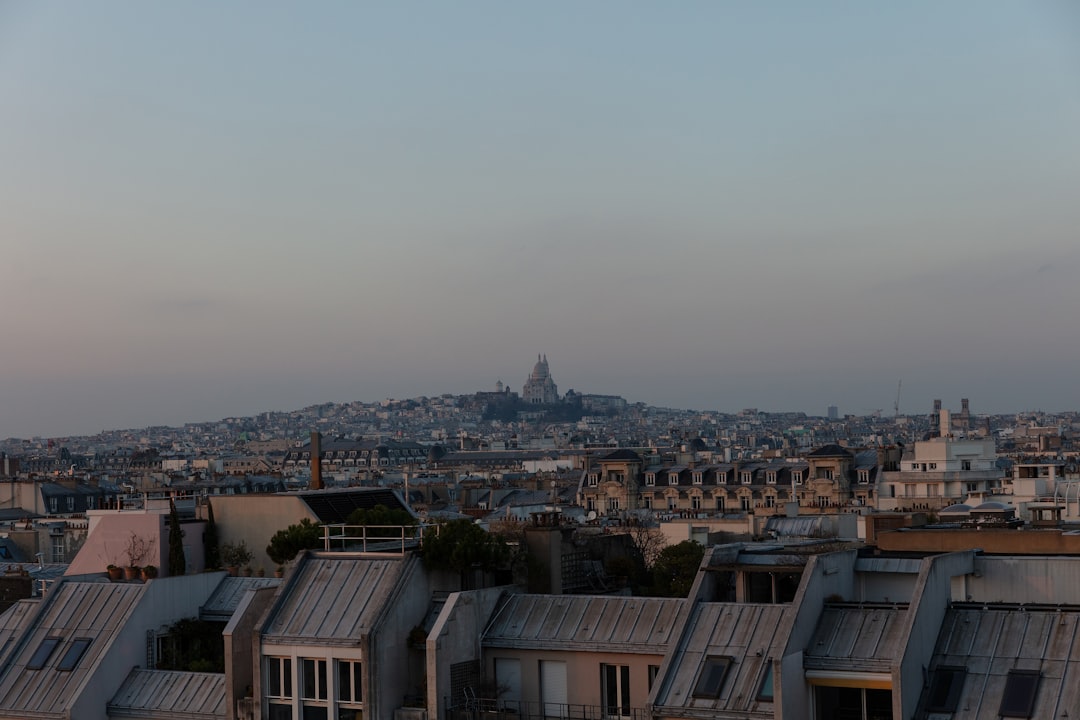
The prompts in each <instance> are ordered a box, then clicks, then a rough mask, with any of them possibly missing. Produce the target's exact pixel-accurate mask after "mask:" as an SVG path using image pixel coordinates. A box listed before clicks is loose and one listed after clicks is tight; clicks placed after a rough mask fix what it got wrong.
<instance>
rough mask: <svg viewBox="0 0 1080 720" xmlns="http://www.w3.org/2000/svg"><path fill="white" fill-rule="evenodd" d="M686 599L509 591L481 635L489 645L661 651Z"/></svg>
mask: <svg viewBox="0 0 1080 720" xmlns="http://www.w3.org/2000/svg"><path fill="white" fill-rule="evenodd" d="M686 602H687V601H686V600H681V599H673V598H640V597H622V596H618V597H613V596H607V595H600V596H589V595H574V596H569V595H513V596H511V597H510V598H509V599H508V600H507V602H506V604H505V605H504V606H503V607H502V608H501V609H500V610H499V611H498V613H497V614H496V617H495V619H494V620H493V621H492V623H491V625H490V627H488V629H487V631H486V632H485V633H484V644H485V645H487V646H490V647H513V648H558V649H565V648H566V646H567V645H572V644H578V645H585V646H590V647H593V648H595V649H607V650H611V651H614V652H648V653H657V652H659V653H663V652H664V651H665V650H666V649H667V645H668V643H669V642H670V641H671V630H672V628H673V627H674V625H675V621H676V619H677V617H678V614H679V611H680V610H681V609H682V608H683V607H684V606H685V605H686Z"/></svg>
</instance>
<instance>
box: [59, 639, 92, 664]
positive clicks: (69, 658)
mask: <svg viewBox="0 0 1080 720" xmlns="http://www.w3.org/2000/svg"><path fill="white" fill-rule="evenodd" d="M88 647H90V639H89V638H75V639H74V640H72V641H71V644H70V645H68V649H67V652H65V653H64V657H63V658H62V659H61V660H60V664H59V665H57V666H56V669H57V670H74V669H75V666H76V665H78V664H79V660H81V659H82V656H83V653H85V652H86V648H88Z"/></svg>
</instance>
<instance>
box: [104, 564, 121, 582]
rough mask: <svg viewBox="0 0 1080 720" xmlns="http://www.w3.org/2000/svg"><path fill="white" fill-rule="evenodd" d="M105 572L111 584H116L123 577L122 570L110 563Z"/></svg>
mask: <svg viewBox="0 0 1080 720" xmlns="http://www.w3.org/2000/svg"><path fill="white" fill-rule="evenodd" d="M105 571H106V572H108V573H109V579H110V580H112V581H113V582H116V581H117V580H119V579H120V578H122V577H124V568H122V567H117V566H116V565H113V564H112V563H110V564H109V565H108V567H106V568H105Z"/></svg>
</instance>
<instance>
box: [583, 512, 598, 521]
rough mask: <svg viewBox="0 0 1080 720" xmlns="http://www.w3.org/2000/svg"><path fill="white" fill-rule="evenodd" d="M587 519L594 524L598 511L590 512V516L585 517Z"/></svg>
mask: <svg viewBox="0 0 1080 720" xmlns="http://www.w3.org/2000/svg"><path fill="white" fill-rule="evenodd" d="M585 519H586V520H588V521H589V522H592V521H593V520H595V519H596V511H595V510H590V511H589V514H588V515H586V516H585Z"/></svg>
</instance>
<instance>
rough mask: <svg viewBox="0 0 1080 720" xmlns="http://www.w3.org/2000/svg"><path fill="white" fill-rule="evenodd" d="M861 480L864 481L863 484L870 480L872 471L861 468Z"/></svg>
mask: <svg viewBox="0 0 1080 720" xmlns="http://www.w3.org/2000/svg"><path fill="white" fill-rule="evenodd" d="M859 482H860V483H862V484H863V485H865V484H866V483H868V482H870V471H869V470H860V471H859Z"/></svg>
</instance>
